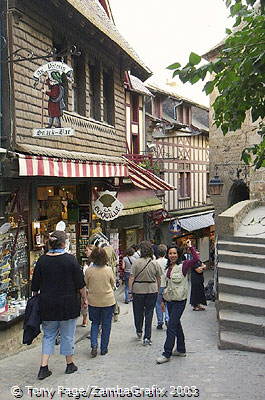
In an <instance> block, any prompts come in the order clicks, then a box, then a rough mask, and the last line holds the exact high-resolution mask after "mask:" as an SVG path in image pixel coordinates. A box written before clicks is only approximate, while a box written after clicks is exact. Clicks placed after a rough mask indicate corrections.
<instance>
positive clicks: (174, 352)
mask: <svg viewBox="0 0 265 400" xmlns="http://www.w3.org/2000/svg"><path fill="white" fill-rule="evenodd" d="M172 356H177V357H186V356H187V354H186V353H180V352H179V351H177V350H175V351H172Z"/></svg>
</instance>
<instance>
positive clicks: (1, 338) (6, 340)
mask: <svg viewBox="0 0 265 400" xmlns="http://www.w3.org/2000/svg"><path fill="white" fill-rule="evenodd" d="M22 339H23V321H20V322H17V323H16V324H14V325H13V326H10V327H9V328H8V329H6V330H1V331H0V359H1V358H4V357H8V356H10V355H11V354H14V353H17V352H18V351H21V350H25V349H28V348H29V346H27V345H24V344H22ZM41 339H42V334H40V335H39V336H38V337H37V338H36V339H34V341H33V344H32V345H30V346H36V345H37V344H39V343H40V341H41Z"/></svg>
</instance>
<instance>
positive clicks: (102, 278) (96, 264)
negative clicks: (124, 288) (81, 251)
mask: <svg viewBox="0 0 265 400" xmlns="http://www.w3.org/2000/svg"><path fill="white" fill-rule="evenodd" d="M90 258H91V260H92V263H91V264H90V266H89V268H87V270H86V272H85V282H86V287H87V289H88V294H87V299H88V305H89V319H90V321H91V322H92V324H91V334H90V336H91V356H92V357H96V355H97V348H98V333H99V326H100V325H101V327H102V332H101V343H100V351H101V355H102V356H103V355H105V354H107V352H108V344H109V338H110V331H111V321H112V314H113V307H114V304H115V297H114V292H113V287H114V284H115V279H114V275H113V272H112V269H111V268H110V267H108V266H107V265H106V264H107V262H108V256H107V254H106V252H105V250H104V249H103V248H101V247H95V248H94V249H93V251H92V253H91V256H90Z"/></svg>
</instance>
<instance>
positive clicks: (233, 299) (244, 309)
mask: <svg viewBox="0 0 265 400" xmlns="http://www.w3.org/2000/svg"><path fill="white" fill-rule="evenodd" d="M218 301H219V303H218V304H219V309H220V310H231V311H237V312H240V313H246V314H252V315H262V316H263V317H264V316H265V299H261V298H256V297H249V296H245V294H244V295H243V296H242V295H238V294H230V293H219V298H218ZM264 323H265V317H264Z"/></svg>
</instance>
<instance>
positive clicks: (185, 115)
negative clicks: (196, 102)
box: [176, 104, 191, 125]
mask: <svg viewBox="0 0 265 400" xmlns="http://www.w3.org/2000/svg"><path fill="white" fill-rule="evenodd" d="M176 120H177V121H178V122H181V123H182V124H185V125H191V107H190V106H189V105H187V104H180V105H179V106H178V107H176Z"/></svg>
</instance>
